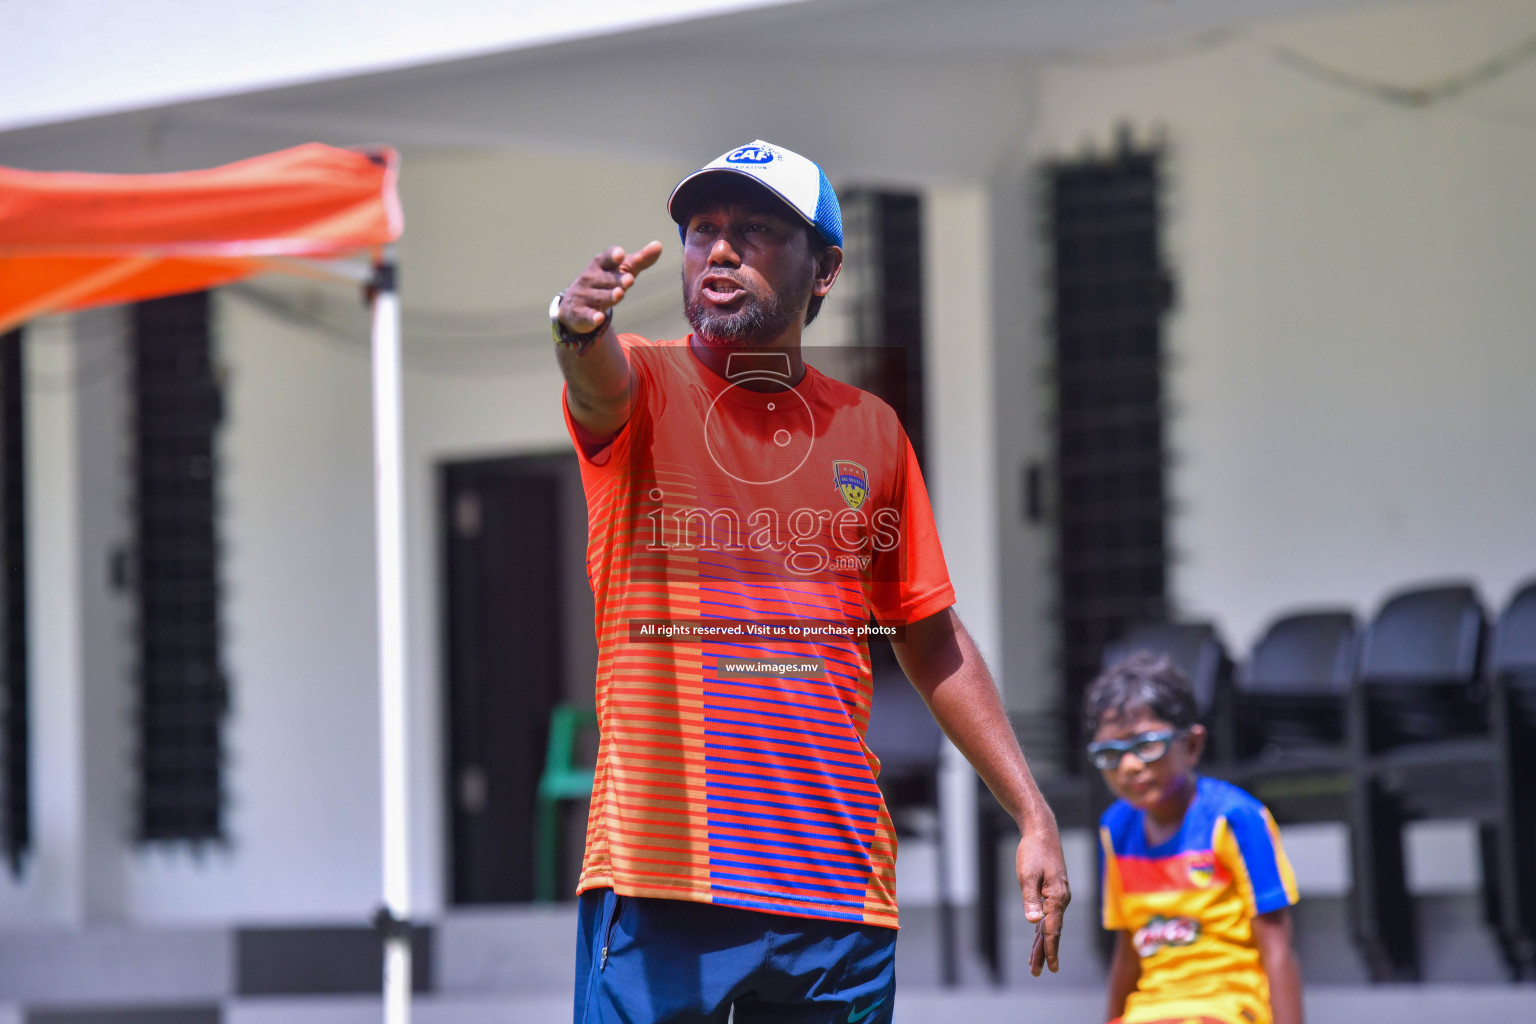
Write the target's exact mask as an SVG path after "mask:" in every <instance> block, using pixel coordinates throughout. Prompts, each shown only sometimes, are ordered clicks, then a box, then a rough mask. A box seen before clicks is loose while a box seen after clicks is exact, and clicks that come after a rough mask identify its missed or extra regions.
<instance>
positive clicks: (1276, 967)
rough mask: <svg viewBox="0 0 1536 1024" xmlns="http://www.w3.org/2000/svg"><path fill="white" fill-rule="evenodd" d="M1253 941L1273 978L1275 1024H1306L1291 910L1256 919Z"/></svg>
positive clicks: (1271, 998)
mask: <svg viewBox="0 0 1536 1024" xmlns="http://www.w3.org/2000/svg"><path fill="white" fill-rule="evenodd" d="M1253 940H1254V943H1255V945H1257V946H1258V947H1259V959H1260V960H1262V961H1263V963H1264V973H1265V974H1267V975H1269V1007H1270V1013H1271V1014H1273V1015H1274V1024H1302V1012H1301V969H1300V966H1299V965H1298V964H1297V962H1296V952H1295V949H1294V948H1293V947H1292V945H1291V911H1290V908H1289V907H1282V908H1281V909H1279V910H1271V911H1270V912H1269V913H1267V914H1260V915H1259V916H1258V917H1256V918H1254V919H1253Z"/></svg>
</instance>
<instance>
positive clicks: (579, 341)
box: [549, 292, 613, 352]
mask: <svg viewBox="0 0 1536 1024" xmlns="http://www.w3.org/2000/svg"><path fill="white" fill-rule="evenodd" d="M564 298H565V292H560V293H559V294H558V295H556V296H555V297H554V300H553V301H551V302H550V304H549V330H550V333H551V334H552V335H554V339H555V344H556V345H559V346H561V347H563V348H569V349H575V350H576V351H577V352H585V351H586V350H587V348H588V347H590V346H591V344H592V343H593V342H594V341H596V340H597V338H598V335H600V334H602V333H603V329H604V328H605V327H607V326H608V325H609V324H611V323H613V313H612V311H610V312H609V313H608V314H607V315H606V316H604V317H603V322H602V323H600V324H598V325H597V326H596V327H594V328H592V330H590V331H588V332H587V333H586V334H577V333H576V332H575V331H573V330H571V329H570V328H569V327H567V326H566V325H565V322H564V321H563V320H561V319H560V301H561V300H562V299H564Z"/></svg>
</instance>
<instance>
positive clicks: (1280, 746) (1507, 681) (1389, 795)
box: [1093, 581, 1536, 981]
mask: <svg viewBox="0 0 1536 1024" xmlns="http://www.w3.org/2000/svg"><path fill="white" fill-rule="evenodd" d="M1133 650H1151V651H1153V652H1156V653H1162V654H1166V655H1168V656H1169V658H1170V659H1171V660H1172V661H1173V662H1174V663H1175V664H1176V665H1178V666H1179V667H1180V668H1181V669H1183V670H1184V671H1185V673H1186V674H1188V675H1189V676H1190V679H1191V681H1192V683H1193V684H1194V688H1195V694H1196V698H1197V702H1198V703H1199V705H1200V708H1201V712H1202V715H1203V716H1204V717H1205V719H1206V721H1207V723H1208V724H1209V726H1210V728H1211V732H1212V734H1213V735H1212V739H1213V744H1212V754H1213V756H1212V757H1211V758H1210V759H1209V761H1208V763H1207V771H1208V772H1209V773H1210V774H1212V775H1215V776H1217V777H1221V778H1226V779H1229V780H1231V781H1233V782H1236V783H1237V784H1239V785H1241V786H1243V787H1245V788H1247V789H1249V790H1250V791H1251V792H1253V793H1254V794H1255V795H1256V796H1257V797H1259V799H1261V800H1263V801H1264V802H1265V804H1266V805H1268V806H1269V807H1270V809H1271V811H1272V813H1273V814H1274V815H1275V817H1276V819H1277V820H1278V821H1280V822H1282V823H1284V822H1297V821H1345V822H1348V824H1349V826H1350V837H1351V843H1350V846H1351V860H1352V866H1353V870H1354V886H1353V894H1352V898H1351V905H1350V913H1351V919H1352V921H1353V928H1354V932H1355V939H1356V942H1357V944H1358V946H1359V948H1360V950H1361V953H1362V955H1363V957H1364V959H1365V962H1366V965H1367V967H1368V969H1369V970H1370V972H1371V975H1372V977H1373V978H1374V979H1376V980H1378V981H1394V980H1413V979H1416V978H1418V976H1419V963H1418V949H1417V939H1416V936H1417V929H1416V923H1415V920H1414V910H1413V900H1412V899H1411V898H1410V896H1409V892H1408V885H1407V875H1406V862H1405V858H1404V851H1403V830H1404V827H1405V825H1406V824H1407V823H1408V822H1410V821H1414V820H1422V819H1430V818H1434V819H1447V818H1449V819H1461V820H1470V821H1474V822H1476V823H1477V825H1478V836H1479V844H1480V848H1481V853H1482V861H1483V880H1484V885H1483V909H1484V915H1485V918H1486V920H1487V922H1488V924H1489V926H1490V928H1491V929H1492V930H1493V932H1494V934H1495V935H1496V936H1497V938H1498V940H1499V945H1500V948H1501V949H1502V951H1503V953H1504V955H1505V958H1506V961H1507V963H1508V967H1509V970H1510V973H1511V975H1512V976H1513V977H1515V978H1517V979H1521V978H1524V979H1536V581H1532V582H1530V583H1528V584H1527V585H1525V586H1524V587H1523V588H1521V589H1520V590H1519V591H1518V592H1517V593H1516V594H1515V596H1514V597H1513V598H1512V599H1511V600H1510V602H1509V604H1508V606H1507V607H1506V608H1505V609H1504V611H1503V613H1502V614H1501V615H1500V616H1499V619H1498V621H1497V623H1496V624H1495V626H1494V627H1493V629H1492V630H1491V632H1490V630H1489V629H1488V626H1487V619H1486V615H1485V612H1484V610H1483V607H1482V604H1481V602H1480V601H1479V599H1478V597H1477V594H1476V592H1475V591H1474V589H1473V588H1472V587H1471V586H1469V585H1466V584H1445V585H1438V586H1428V587H1418V588H1414V589H1410V590H1405V591H1401V592H1399V593H1396V594H1394V595H1392V596H1391V597H1389V598H1388V599H1387V600H1386V601H1385V602H1383V604H1382V606H1381V608H1380V609H1379V610H1378V611H1377V613H1376V614H1375V616H1374V617H1372V619H1371V620H1370V621H1369V622H1368V623H1367V624H1366V625H1365V627H1364V629H1363V630H1361V629H1358V628H1357V625H1356V622H1355V619H1354V617H1353V615H1352V614H1351V613H1350V612H1348V611H1345V610H1322V611H1310V612H1304V613H1298V614H1291V615H1286V616H1284V617H1282V618H1279V619H1277V620H1275V621H1274V622H1273V623H1271V625H1270V626H1269V628H1268V629H1267V630H1266V631H1265V633H1264V635H1263V637H1262V638H1261V639H1260V640H1259V642H1258V643H1257V644H1256V645H1255V647H1254V650H1253V652H1252V656H1251V657H1250V659H1249V660H1248V662H1247V663H1246V664H1245V665H1244V666H1243V669H1242V671H1241V672H1237V673H1234V672H1233V671H1232V670H1231V663H1230V662H1229V661H1228V660H1227V659H1226V656H1225V653H1224V651H1223V650H1222V648H1221V644H1220V641H1219V639H1217V637H1216V634H1215V631H1214V630H1213V629H1212V627H1211V626H1210V625H1209V624H1204V623H1190V624H1157V625H1148V626H1142V627H1138V628H1136V629H1134V630H1132V631H1131V632H1130V633H1129V634H1127V635H1126V636H1125V637H1124V638H1123V639H1122V640H1120V641H1119V642H1117V643H1115V644H1112V645H1110V647H1109V648H1108V649H1107V650H1106V652H1105V661H1106V663H1107V662H1109V661H1112V660H1114V659H1115V658H1118V657H1120V656H1122V655H1124V654H1127V653H1129V652H1131V651H1133ZM1093 785H1094V788H1095V792H1096V793H1097V794H1098V795H1097V796H1096V798H1095V801H1094V802H1095V803H1101V802H1102V801H1103V800H1104V799H1105V797H1104V795H1103V794H1102V793H1101V792H1100V791H1101V789H1102V787H1099V786H1097V780H1096V779H1095V780H1093Z"/></svg>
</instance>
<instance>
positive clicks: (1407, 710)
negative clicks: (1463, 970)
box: [1348, 585, 1507, 981]
mask: <svg viewBox="0 0 1536 1024" xmlns="http://www.w3.org/2000/svg"><path fill="white" fill-rule="evenodd" d="M1483 634H1484V614H1483V608H1482V605H1481V603H1480V602H1479V600H1478V597H1477V594H1476V593H1475V592H1474V591H1473V589H1472V588H1471V587H1470V586H1465V585H1453V586H1441V587H1431V588H1424V589H1415V590H1409V591H1405V592H1402V593H1399V594H1397V595H1395V596H1393V597H1391V598H1389V599H1388V600H1387V601H1386V603H1384V604H1383V605H1382V607H1381V609H1380V611H1378V612H1377V613H1376V617H1375V618H1374V619H1373V620H1372V621H1371V623H1370V625H1369V626H1368V627H1367V628H1366V631H1365V635H1364V637H1363V638H1362V641H1361V648H1360V660H1359V665H1358V668H1357V671H1356V679H1355V686H1354V688H1353V689H1352V690H1351V691H1350V693H1349V697H1348V706H1349V716H1348V717H1349V744H1350V749H1351V760H1352V774H1353V776H1354V779H1353V784H1352V787H1351V797H1350V800H1351V808H1350V819H1351V822H1350V824H1351V830H1350V839H1351V844H1350V845H1351V850H1352V856H1351V859H1352V861H1353V867H1354V889H1353V899H1352V911H1353V918H1354V930H1355V937H1356V940H1357V942H1358V943H1359V945H1360V949H1361V953H1362V955H1363V956H1364V958H1365V961H1366V964H1367V967H1368V969H1369V970H1370V972H1371V975H1372V977H1373V978H1374V979H1375V980H1378V981H1394V980H1396V981H1402V980H1416V979H1417V978H1418V976H1419V962H1418V948H1417V939H1416V930H1415V919H1414V909H1413V901H1412V899H1411V898H1410V897H1409V894H1408V885H1407V877H1406V871H1405V863H1404V857H1403V827H1404V825H1405V824H1406V823H1407V822H1408V821H1410V820H1415V819H1425V818H1452V819H1467V818H1471V819H1473V820H1476V821H1478V823H1479V826H1480V827H1479V838H1480V840H1481V843H1482V848H1483V856H1484V863H1485V870H1484V884H1485V890H1484V891H1485V900H1484V908H1485V911H1486V912H1487V913H1488V916H1489V919H1490V924H1493V925H1494V926H1495V927H1496V928H1497V927H1498V925H1499V919H1498V915H1497V914H1496V913H1495V907H1496V902H1497V901H1496V899H1495V898H1494V897H1493V895H1492V887H1493V886H1496V885H1497V872H1495V871H1490V870H1488V869H1487V868H1488V866H1491V864H1492V862H1493V856H1492V855H1493V853H1494V852H1495V851H1496V847H1497V843H1496V836H1497V830H1498V829H1500V828H1501V827H1504V826H1505V825H1506V824H1507V823H1506V822H1504V821H1503V820H1502V818H1503V813H1502V812H1501V811H1500V809H1499V807H1498V801H1497V800H1495V799H1493V796H1494V794H1495V790H1496V784H1495V780H1496V779H1497V777H1498V776H1499V775H1500V774H1501V772H1500V770H1499V765H1500V761H1501V756H1500V753H1499V750H1498V744H1497V743H1496V742H1495V738H1494V736H1493V734H1492V733H1491V732H1490V730H1489V723H1488V714H1487V711H1488V706H1487V704H1488V702H1487V699H1486V696H1487V695H1486V690H1485V687H1484V686H1483V685H1482V676H1481V673H1480V672H1479V657H1480V653H1481V650H1482V643H1483Z"/></svg>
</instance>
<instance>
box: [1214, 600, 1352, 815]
mask: <svg viewBox="0 0 1536 1024" xmlns="http://www.w3.org/2000/svg"><path fill="white" fill-rule="evenodd" d="M1357 643H1358V629H1357V627H1356V623H1355V617H1354V614H1353V613H1351V612H1348V611H1337V610H1326V611H1314V612H1303V613H1297V614H1292V615H1287V616H1284V617H1283V618H1280V619H1277V620H1276V621H1275V622H1273V623H1271V624H1270V626H1269V628H1268V629H1266V630H1265V631H1264V635H1263V637H1261V638H1260V640H1259V642H1258V643H1257V644H1256V645H1255V646H1254V648H1253V655H1252V656H1251V657H1250V658H1249V660H1248V663H1247V664H1246V665H1245V666H1244V667H1243V671H1242V672H1240V673H1239V674H1238V677H1237V685H1236V688H1235V690H1234V692H1233V695H1232V700H1231V702H1230V703H1229V704H1228V705H1227V707H1226V708H1225V709H1224V710H1225V715H1224V716H1223V718H1222V720H1220V721H1217V722H1214V723H1213V728H1215V730H1216V731H1217V732H1218V733H1221V734H1225V735H1227V736H1229V737H1230V740H1229V744H1228V745H1229V749H1230V750H1231V751H1232V754H1233V756H1232V757H1231V758H1229V759H1228V760H1227V761H1225V762H1221V761H1218V762H1216V763H1215V764H1214V765H1213V766H1212V771H1213V774H1215V775H1217V776H1219V777H1221V778H1225V779H1227V780H1228V781H1230V782H1235V783H1237V784H1238V785H1240V786H1242V787H1243V788H1244V789H1247V790H1248V791H1249V792H1251V793H1253V794H1254V795H1255V796H1257V797H1258V798H1259V799H1260V800H1262V801H1264V803H1265V805H1266V806H1268V807H1269V809H1270V812H1271V813H1272V814H1273V815H1274V816H1275V819H1276V820H1277V821H1280V822H1282V823H1284V822H1288V821H1345V820H1348V816H1349V793H1350V771H1349V768H1350V754H1349V747H1348V745H1347V743H1346V735H1345V733H1346V730H1345V727H1344V722H1345V715H1344V711H1345V706H1344V704H1345V695H1346V694H1347V693H1348V692H1349V687H1350V681H1351V679H1352V678H1353V674H1354V665H1355V648H1356V644H1357Z"/></svg>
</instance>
